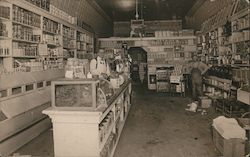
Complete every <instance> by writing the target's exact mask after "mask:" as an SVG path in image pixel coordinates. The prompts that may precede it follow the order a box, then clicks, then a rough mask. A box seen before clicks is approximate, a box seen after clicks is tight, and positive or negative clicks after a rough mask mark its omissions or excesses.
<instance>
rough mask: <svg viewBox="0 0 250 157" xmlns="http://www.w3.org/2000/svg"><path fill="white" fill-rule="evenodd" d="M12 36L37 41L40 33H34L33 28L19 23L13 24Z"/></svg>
mask: <svg viewBox="0 0 250 157" xmlns="http://www.w3.org/2000/svg"><path fill="white" fill-rule="evenodd" d="M12 36H13V38H14V39H20V40H24V41H31V42H39V41H40V38H41V37H40V35H34V34H33V29H31V28H29V27H25V26H22V25H19V24H13V35H12Z"/></svg>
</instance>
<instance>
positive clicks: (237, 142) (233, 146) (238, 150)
mask: <svg viewBox="0 0 250 157" xmlns="http://www.w3.org/2000/svg"><path fill="white" fill-rule="evenodd" d="M213 142H214V144H215V146H216V148H217V149H218V150H219V151H220V153H221V154H223V157H244V154H245V140H243V139H238V138H234V139H224V138H223V137H222V136H221V135H220V134H219V132H218V131H217V130H216V129H215V128H213Z"/></svg>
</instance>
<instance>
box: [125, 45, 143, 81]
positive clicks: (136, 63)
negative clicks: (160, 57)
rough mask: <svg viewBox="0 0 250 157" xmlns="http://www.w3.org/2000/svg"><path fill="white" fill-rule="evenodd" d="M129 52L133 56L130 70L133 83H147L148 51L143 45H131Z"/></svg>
mask: <svg viewBox="0 0 250 157" xmlns="http://www.w3.org/2000/svg"><path fill="white" fill-rule="evenodd" d="M128 54H129V55H130V56H131V58H132V64H131V68H130V72H131V78H132V81H133V84H146V83H147V78H148V77H147V75H148V67H147V52H146V51H145V50H144V49H143V48H141V47H130V48H129V49H128Z"/></svg>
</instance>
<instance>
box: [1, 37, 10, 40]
mask: <svg viewBox="0 0 250 157" xmlns="http://www.w3.org/2000/svg"><path fill="white" fill-rule="evenodd" d="M0 39H2V40H11V38H10V37H5V36H0Z"/></svg>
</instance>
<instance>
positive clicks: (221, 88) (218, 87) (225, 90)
mask: <svg viewBox="0 0 250 157" xmlns="http://www.w3.org/2000/svg"><path fill="white" fill-rule="evenodd" d="M204 84H206V85H208V86H211V87H214V88H217V89H219V90H222V91H224V92H230V89H228V90H227V89H224V88H223V87H220V86H216V85H212V84H210V83H206V82H205V83H204Z"/></svg>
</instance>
